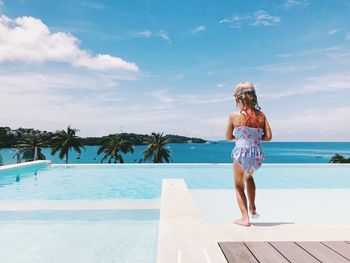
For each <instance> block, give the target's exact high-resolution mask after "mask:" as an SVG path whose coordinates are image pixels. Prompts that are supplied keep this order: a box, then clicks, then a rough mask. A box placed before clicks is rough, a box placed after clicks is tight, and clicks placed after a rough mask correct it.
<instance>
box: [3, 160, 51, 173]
mask: <svg viewBox="0 0 350 263" xmlns="http://www.w3.org/2000/svg"><path fill="white" fill-rule="evenodd" d="M40 164H46V165H50V164H51V161H50V160H38V161H31V162H24V163H15V164H5V165H2V166H0V171H6V170H13V169H18V168H24V167H32V166H35V165H40Z"/></svg>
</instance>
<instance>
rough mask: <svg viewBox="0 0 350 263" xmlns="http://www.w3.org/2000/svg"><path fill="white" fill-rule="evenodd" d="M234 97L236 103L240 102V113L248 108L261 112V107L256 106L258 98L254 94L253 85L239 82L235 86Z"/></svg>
mask: <svg viewBox="0 0 350 263" xmlns="http://www.w3.org/2000/svg"><path fill="white" fill-rule="evenodd" d="M234 97H235V99H236V102H237V103H238V102H241V103H242V105H243V108H242V109H241V113H242V111H243V110H246V109H248V108H250V109H253V110H257V111H261V107H260V106H259V104H258V98H257V96H256V93H255V88H254V85H253V83H251V82H240V83H238V84H237V85H236V89H235V93H234Z"/></svg>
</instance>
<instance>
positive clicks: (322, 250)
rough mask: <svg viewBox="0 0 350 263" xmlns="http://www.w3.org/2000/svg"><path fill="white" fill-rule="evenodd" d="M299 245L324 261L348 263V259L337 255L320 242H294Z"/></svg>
mask: <svg viewBox="0 0 350 263" xmlns="http://www.w3.org/2000/svg"><path fill="white" fill-rule="evenodd" d="M296 243H297V244H298V245H299V246H301V247H302V248H303V249H305V250H306V251H307V252H309V253H310V254H312V255H313V256H314V257H315V258H317V259H318V260H319V261H321V262H324V263H349V260H347V259H345V258H344V257H342V256H340V255H338V254H337V253H336V252H334V251H333V250H331V249H330V248H328V247H326V246H325V245H323V244H321V243H320V242H296Z"/></svg>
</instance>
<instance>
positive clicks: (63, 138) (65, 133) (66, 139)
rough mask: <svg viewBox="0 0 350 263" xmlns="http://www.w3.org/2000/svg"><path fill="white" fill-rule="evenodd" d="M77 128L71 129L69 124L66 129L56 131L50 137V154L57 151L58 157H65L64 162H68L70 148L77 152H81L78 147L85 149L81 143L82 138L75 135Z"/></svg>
mask: <svg viewBox="0 0 350 263" xmlns="http://www.w3.org/2000/svg"><path fill="white" fill-rule="evenodd" d="M77 131H79V130H77V129H72V128H71V127H70V125H69V126H68V127H67V130H60V131H57V133H56V135H55V136H54V137H53V138H52V141H51V155H54V154H55V153H56V152H58V151H59V155H58V157H59V158H60V159H65V161H66V164H67V163H68V157H69V151H70V150H72V148H73V149H74V150H75V151H76V152H77V153H78V154H81V150H80V148H83V149H84V150H85V147H84V145H83V140H82V139H81V138H80V137H79V136H77V135H75V134H76V132H77Z"/></svg>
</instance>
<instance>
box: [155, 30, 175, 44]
mask: <svg viewBox="0 0 350 263" xmlns="http://www.w3.org/2000/svg"><path fill="white" fill-rule="evenodd" d="M156 35H157V36H160V37H161V38H163V39H164V40H165V41H167V42H168V43H169V44H171V39H170V37H169V35H168V33H167V32H165V31H164V30H160V31H159V32H158V33H157V34H156Z"/></svg>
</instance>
